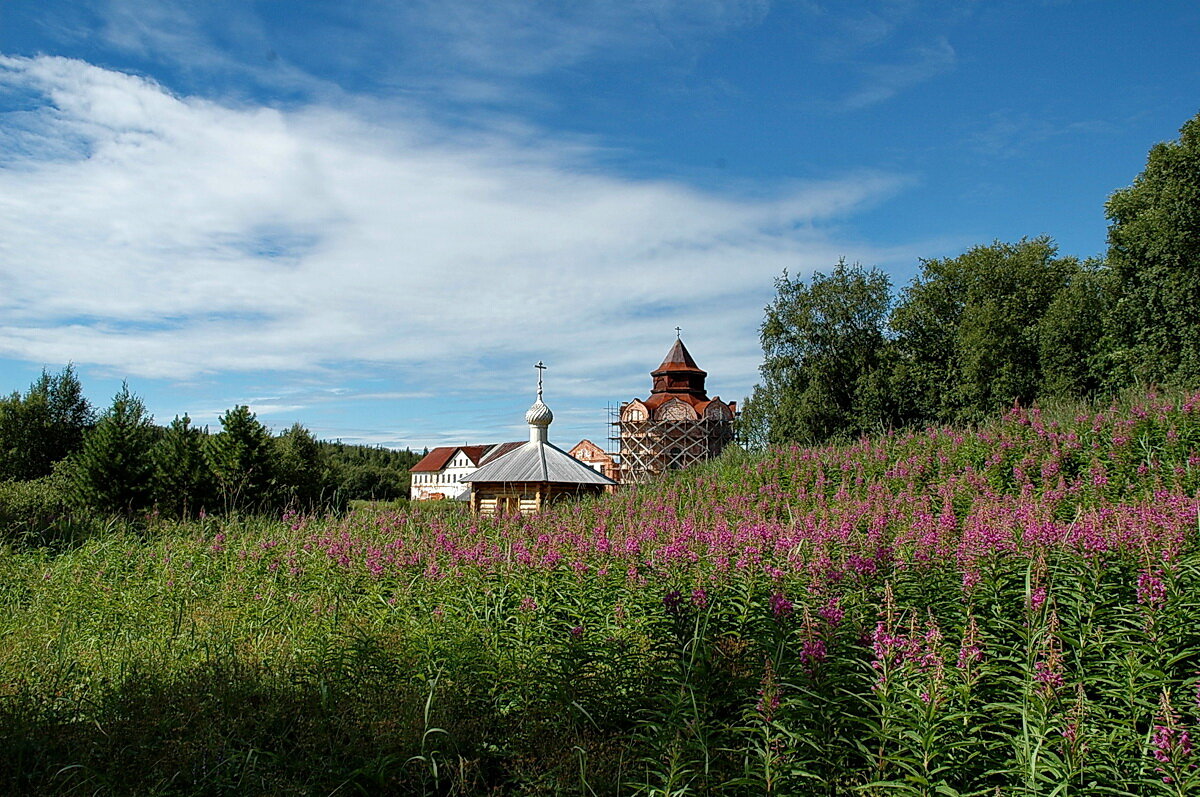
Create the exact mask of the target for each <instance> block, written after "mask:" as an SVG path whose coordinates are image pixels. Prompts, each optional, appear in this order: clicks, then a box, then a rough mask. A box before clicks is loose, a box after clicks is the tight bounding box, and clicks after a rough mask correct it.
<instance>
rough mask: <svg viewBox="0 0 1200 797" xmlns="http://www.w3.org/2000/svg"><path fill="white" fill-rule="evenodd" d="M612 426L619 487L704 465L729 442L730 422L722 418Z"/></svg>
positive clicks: (646, 421)
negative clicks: (617, 459)
mask: <svg viewBox="0 0 1200 797" xmlns="http://www.w3.org/2000/svg"><path fill="white" fill-rule="evenodd" d="M613 425H614V427H615V431H617V432H618V434H616V435H614V438H615V439H616V441H617V442H619V445H620V449H619V451H620V474H621V478H620V481H621V483H622V484H644V483H645V482H648V481H651V480H652V479H655V478H657V477H659V476H661V475H663V474H664V473H666V472H667V471H672V470H680V469H682V468H687V467H691V466H692V465H696V464H699V463H701V462H705V461H707V460H709V459H712V458H713V457H715V456H717V455H718V454H720V453H721V451H722V450H723V449H724V448H725V446H727V445H729V444H730V443H732V442H733V423H732V422H730V421H729V420H727V419H724V418H699V419H695V420H691V419H688V420H665V419H664V420H645V421H622V420H617V421H615V422H614V423H613Z"/></svg>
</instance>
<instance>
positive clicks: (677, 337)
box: [675, 327, 683, 340]
mask: <svg viewBox="0 0 1200 797" xmlns="http://www.w3.org/2000/svg"><path fill="white" fill-rule="evenodd" d="M682 331H683V330H682V329H680V328H679V327H675V340H679V333H680V332H682Z"/></svg>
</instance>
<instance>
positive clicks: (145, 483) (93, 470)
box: [71, 385, 155, 513]
mask: <svg viewBox="0 0 1200 797" xmlns="http://www.w3.org/2000/svg"><path fill="white" fill-rule="evenodd" d="M154 437H155V429H154V424H153V419H152V418H151V417H150V415H149V414H148V413H147V412H146V407H145V405H144V404H143V403H142V400H141V399H139V398H138V397H137V396H135V395H134V394H132V393H130V392H129V386H128V385H122V386H121V390H120V392H119V393H117V395H116V396H114V397H113V403H112V405H111V406H110V407H109V408H108V409H107V410H106V411H105V412H104V414H103V415H101V416H100V421H99V423H97V424H96V427H95V428H94V429H92V430H91V431H90V432H89V433H88V434H87V436H86V437H85V438H84V440H83V448H82V449H81V450H80V452H79V454H78V456H77V458H76V460H75V462H74V467H73V468H72V469H71V470H72V480H73V486H74V495H75V498H76V500H77V501H78V502H79V503H81V504H83V505H84V506H87V507H89V508H91V509H94V510H97V511H100V512H117V513H130V512H135V511H137V510H140V509H144V508H145V507H146V506H148V505H149V503H150V497H151V491H152V485H151V479H152V477H153V475H154V460H153V459H152V457H151V453H150V452H151V447H152V446H153V443H154Z"/></svg>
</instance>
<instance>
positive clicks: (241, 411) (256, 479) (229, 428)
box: [206, 405, 275, 510]
mask: <svg viewBox="0 0 1200 797" xmlns="http://www.w3.org/2000/svg"><path fill="white" fill-rule="evenodd" d="M272 454H273V451H272V441H271V433H270V431H268V429H267V427H265V426H263V425H262V423H260V422H259V420H258V418H257V417H255V415H254V413H252V412H251V411H250V408H249V407H247V406H245V405H243V406H239V407H234V408H233V409H231V410H228V411H226V413H225V414H224V415H222V416H221V432H220V433H219V434H216V435H213V436H212V437H211V438H210V439H209V445H208V451H207V452H206V456H207V459H208V464H209V467H210V468H211V469H212V473H213V476H214V478H215V479H216V486H217V491H218V493H219V500H220V501H221V502H222V503H223V504H224V506H225V508H226V509H227V510H235V509H250V508H261V507H263V506H265V505H267V504H269V503H271V502H272V501H273V499H274V495H273V487H274V475H275V474H274V472H273V468H272V461H271V460H272Z"/></svg>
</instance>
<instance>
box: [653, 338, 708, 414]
mask: <svg viewBox="0 0 1200 797" xmlns="http://www.w3.org/2000/svg"><path fill="white" fill-rule="evenodd" d="M675 333H676V338H675V343H674V345H673V346H671V350H670V351H669V352H667V356H666V357H664V358H663V361H662V364H661V365H659V366H658V368H656V369H655V370H653V371H651V372H650V376H652V377H654V387H653V388H651V390H650V392H651V393H689V394H691V395H693V396H695V397H696V398H699V399H702V400H707V399H708V396H707V394H706V393H705V392H704V378H705V377H706V376H708V374H707V372H705V371H704V370H702V369H701V368H700V366H698V365H696V361H695V360H693V359H692V355H691V353H690V352H689V351H688V350H687V346H684V345H683V338H681V337H678V335H679V328H678V327H676V329H675Z"/></svg>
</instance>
